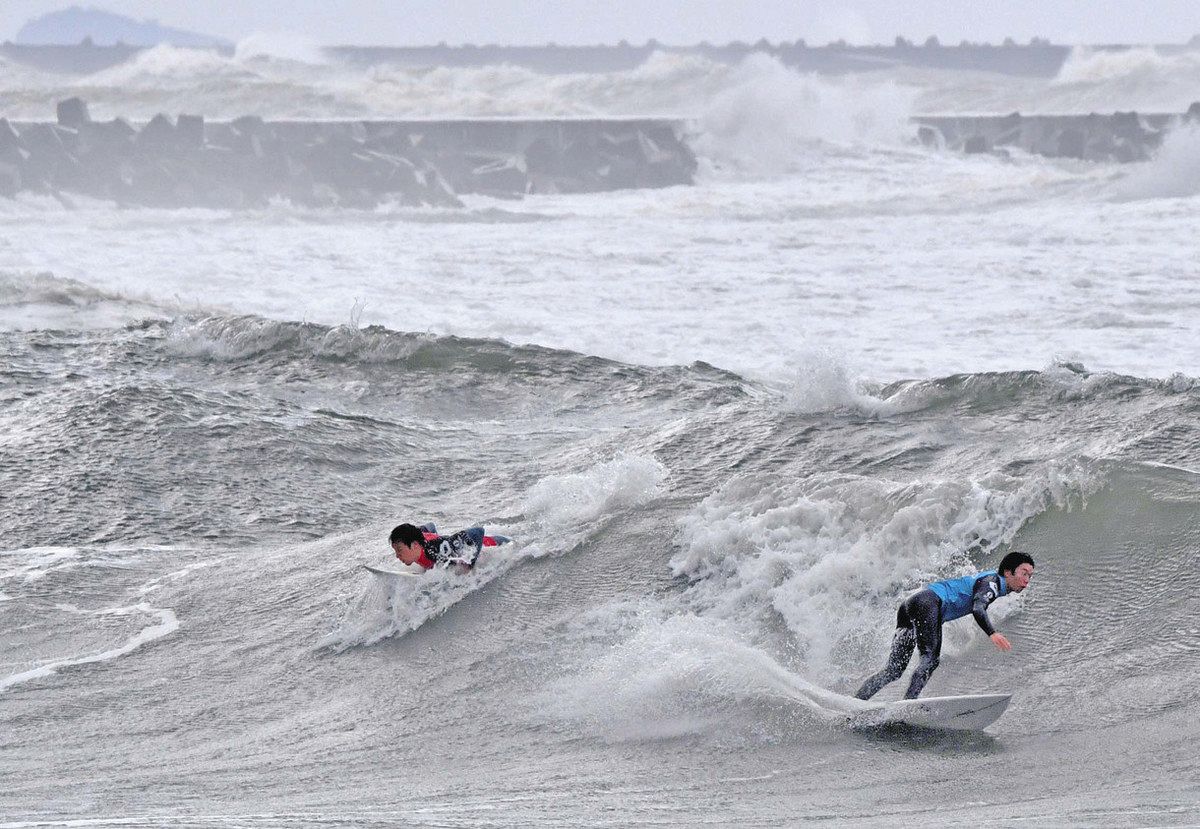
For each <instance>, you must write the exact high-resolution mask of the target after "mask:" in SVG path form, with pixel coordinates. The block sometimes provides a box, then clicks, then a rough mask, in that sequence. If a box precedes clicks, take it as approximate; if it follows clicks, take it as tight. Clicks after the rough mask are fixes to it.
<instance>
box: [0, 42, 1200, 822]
mask: <svg viewBox="0 0 1200 829" xmlns="http://www.w3.org/2000/svg"><path fill="white" fill-rule="evenodd" d="M1193 58H1194V56H1192V55H1190V54H1188V53H1182V54H1176V55H1170V56H1164V55H1159V54H1158V53H1155V52H1152V51H1148V50H1141V51H1133V52H1129V53H1125V54H1123V55H1120V56H1113V55H1109V54H1097V53H1090V52H1087V51H1083V50H1080V51H1078V52H1077V53H1076V54H1074V55H1073V56H1072V57H1071V58H1070V60H1069V61H1068V63H1067V64H1066V65H1065V66H1064V67H1063V69H1062V71H1061V72H1060V74H1059V76H1058V77H1056V78H1054V79H1052V80H1045V79H1042V80H1038V79H1033V80H1030V79H1013V78H1005V77H1000V76H983V75H981V74H979V73H968V72H950V71H936V72H934V71H919V70H914V69H905V68H885V69H881V70H880V71H879V72H872V73H863V74H859V75H850V76H845V77H820V76H813V75H805V74H801V73H797V72H795V71H794V70H791V69H789V68H787V67H785V66H783V65H782V64H781V63H779V62H778V61H775V60H773V59H771V58H766V57H761V56H759V57H753V58H751V59H748V60H746V61H745V62H743V63H740V64H736V65H724V64H719V63H715V62H711V61H707V60H704V59H702V58H698V57H695V56H679V55H670V54H658V55H655V56H653V57H652V58H651V59H650V60H649V61H647V62H646V63H645V64H643V65H642V66H640V67H638V68H637V69H634V70H630V71H626V72H615V73H607V74H575V75H557V76H549V75H539V74H537V73H534V72H531V71H529V70H525V69H521V68H519V67H512V66H492V67H482V68H475V69H453V68H447V67H434V68H424V69H416V68H406V67H397V66H378V67H374V68H371V69H362V68H355V67H351V66H348V65H341V64H339V63H338V62H337V61H336V60H332V59H330V58H329V57H328V56H326V55H323V54H319V53H317V52H316V51H315V50H314V49H313V48H312V46H311V45H310V44H307V43H304V42H300V41H289V40H280V39H277V38H271V37H257V38H251V39H249V40H247V41H245V42H243V43H242V44H239V47H238V49H237V51H236V53H235V54H234V55H233V56H230V57H222V56H219V55H212V54H206V53H192V52H186V51H183V50H174V49H170V48H165V47H159V48H156V49H152V50H148V51H146V52H143V53H141V54H140V55H139V56H137V57H136V58H135V59H133V60H132V61H131V62H129V63H127V64H124V65H121V66H117V67H114V68H112V69H108V70H105V71H103V72H100V73H97V74H95V75H92V76H87V77H82V78H67V77H63V76H51V75H49V74H45V73H39V72H37V71H34V70H30V69H25V68H21V67H16V66H14V65H5V66H0V91H2V92H3V94H4V101H5V106H6V107H7V108H8V109H7V110H6V112H5V114H6V115H7V116H8V117H10V118H43V119H44V118H48V117H50V113H51V111H52V107H53V103H54V102H55V101H56V100H58V99H59V98H62V97H66V96H67V95H72V94H78V95H81V96H82V97H85V98H86V99H87V100H88V101H89V105H90V107H91V109H92V114H93V116H94V117H97V118H101V117H112V116H116V115H123V116H127V117H131V118H146V117H149V116H150V115H153V114H154V113H155V112H158V111H159V110H167V111H171V112H175V111H192V112H202V113H203V114H204V115H206V116H207V117H209V118H213V119H217V118H226V117H236V116H239V115H243V114H247V113H256V114H260V115H262V116H264V117H267V118H342V117H354V118H365V117H372V118H400V117H404V118H409V117H480V116H492V115H497V116H499V115H504V116H514V115H515V116H588V117H597V116H604V117H609V116H613V117H616V116H649V115H671V116H678V117H683V118H686V119H687V130H688V133H689V134H688V141H689V144H690V145H691V146H692V147H693V148H694V149H695V150H696V152H697V154H698V155H699V156H700V163H701V171H700V174H699V177H698V181H697V183H696V185H695V186H694V187H677V188H670V189H666V190H658V191H625V192H619V193H610V194H586V195H570V196H567V195H536V196H530V197H527V198H525V199H524V200H521V201H501V200H495V199H489V198H486V197H482V196H473V197H468V198H467V199H465V203H466V206H465V207H464V208H462V209H453V210H449V209H445V210H444V209H414V208H406V207H402V206H399V205H384V206H382V207H380V208H379V209H376V210H351V209H310V208H299V207H296V206H294V205H291V204H289V203H287V202H285V201H279V202H276V203H273V204H271V205H270V206H269V207H267V208H265V209H261V210H252V211H217V210H174V211H168V210H151V209H134V210H130V209H117V208H115V207H113V206H112V205H110V204H107V203H100V202H92V201H88V200H85V199H72V200H70V203H64V202H63V201H60V200H57V199H54V198H52V197H50V196H44V195H36V194H29V193H23V194H21V195H20V196H19V197H18V198H16V199H3V200H0V459H2V463H0V492H3V493H4V498H3V501H2V502H0V503H2V506H0V527H2V530H3V534H2V537H3V539H4V540H3V544H2V545H0V546H2V547H3V549H0V620H2V621H3V625H4V630H5V636H4V637H3V641H2V643H0V719H2V720H3V724H4V729H3V731H4V738H3V740H0V743H2V745H0V770H2V771H3V774H4V777H5V779H6V781H9V782H7V783H6V786H5V789H4V792H3V793H2V794H0V825H3V826H16V825H28V823H29V821H34V820H43V821H47V822H49V825H61V824H62V821H65V820H69V819H84V820H89V821H95V822H96V823H97V824H98V825H115V824H118V823H120V824H122V825H179V826H184V825H211V824H212V823H214V822H222V821H223V822H227V823H230V824H232V825H250V824H253V825H280V826H316V825H327V824H328V823H329V822H331V821H333V822H339V821H340V822H344V823H348V824H353V825H380V826H383V825H404V824H412V825H432V824H437V825H447V826H459V825H480V824H481V823H487V822H489V821H490V822H492V823H495V824H496V825H509V824H515V823H521V824H524V825H533V826H552V825H563V824H564V823H567V824H580V825H638V824H639V822H640V823H644V824H650V823H654V824H669V825H696V824H698V823H701V822H705V821H708V822H715V823H718V824H721V825H735V824H736V825H761V826H768V825H772V826H773V825H789V824H793V823H796V822H802V821H804V820H807V819H814V820H815V819H818V818H819V819H822V820H827V821H832V822H834V823H836V824H839V825H844V824H859V823H861V824H873V823H878V824H881V825H882V824H888V823H894V822H898V821H908V820H911V819H912V817H913V815H914V814H916V815H920V816H921V819H922V820H927V821H928V822H930V823H932V824H935V825H937V824H946V825H952V824H955V823H958V822H962V820H963V819H965V818H964V817H963V816H964V815H971V816H972V817H971V818H970V819H971V820H974V819H975V817H977V816H979V815H983V818H980V820H982V821H983V822H984V823H987V822H989V821H990V822H991V823H993V824H995V825H1011V824H1015V823H1017V822H1027V821H1031V820H1032V821H1038V822H1041V823H1046V824H1047V825H1054V824H1073V825H1147V824H1151V825H1160V824H1161V825H1169V824H1174V823H1186V822H1187V821H1188V820H1189V819H1190V815H1192V814H1194V813H1195V811H1196V809H1197V808H1200V806H1198V804H1200V789H1197V787H1196V785H1195V782H1194V781H1195V780H1196V779H1198V775H1197V772H1198V771H1200V769H1198V768H1197V761H1196V754H1195V751H1194V748H1193V745H1192V743H1193V742H1194V739H1195V737H1196V730H1195V722H1196V721H1197V711H1196V703H1195V701H1194V699H1193V697H1194V694H1192V693H1191V690H1190V689H1191V686H1192V685H1193V684H1194V683H1193V677H1194V675H1195V673H1196V670H1197V668H1198V667H1200V648H1197V646H1196V644H1195V643H1196V642H1197V641H1198V640H1197V633H1200V630H1197V627H1196V624H1195V622H1194V617H1195V599H1194V598H1193V597H1194V595H1195V593H1196V587H1197V578H1196V576H1195V571H1196V565H1197V564H1198V563H1200V562H1197V556H1198V552H1197V551H1198V550H1200V535H1198V533H1200V497H1198V496H1197V482H1198V479H1197V475H1200V426H1198V424H1200V385H1198V383H1197V380H1196V378H1197V377H1200V358H1198V356H1197V355H1200V333H1198V329H1197V327H1196V325H1195V318H1196V314H1197V311H1198V310H1200V288H1198V287H1197V286H1200V280H1197V276H1198V274H1197V271H1196V264H1195V263H1196V262H1197V261H1200V255H1198V254H1200V250H1198V249H1197V243H1196V234H1195V227H1196V219H1197V209H1198V205H1200V202H1198V201H1197V192H1198V190H1200V188H1198V187H1197V185H1196V182H1195V178H1196V177H1195V175H1194V174H1195V172H1196V169H1195V163H1194V162H1195V158H1196V152H1195V151H1196V149H1197V144H1196V135H1195V133H1194V131H1193V130H1187V129H1180V130H1178V131H1176V132H1174V133H1172V134H1170V135H1168V136H1167V138H1166V140H1165V142H1164V144H1163V146H1162V148H1161V150H1160V151H1159V153H1158V155H1157V156H1156V157H1155V158H1154V159H1153V160H1151V161H1149V162H1146V163H1145V164H1135V165H1125V166H1121V165H1116V164H1112V165H1109V164H1093V163H1085V162H1078V161H1069V160H1049V159H1044V158H1038V157H1028V156H1024V155H1021V154H1016V155H1014V156H1012V157H1010V158H1000V157H996V156H991V155H980V156H958V155H952V154H949V153H944V152H939V151H935V150H930V149H926V148H923V147H920V146H919V145H918V144H917V143H916V141H915V140H914V132H913V129H912V127H911V126H910V124H909V123H908V118H909V116H911V115H913V114H917V113H922V112H934V111H937V112H942V111H954V112H961V111H972V112H975V111H988V112H1007V111H1011V110H1012V109H1021V110H1022V111H1024V112H1037V111H1045V112H1061V111H1079V112H1086V111H1088V110H1090V109H1102V110H1104V111H1110V110H1112V109H1138V110H1143V111H1148V110H1154V109H1162V110H1170V111H1182V110H1184V109H1186V107H1187V104H1188V103H1189V102H1190V101H1189V100H1188V96H1192V97H1194V91H1188V90H1189V89H1191V88H1192V87H1190V86H1189V84H1190V83H1191V79H1193V73H1194V71H1195V63H1194V59H1193ZM401 521H417V522H424V521H436V522H437V523H438V525H439V527H440V528H442V529H444V530H452V529H458V528H461V527H465V526H471V525H476V524H482V525H484V526H486V527H487V528H488V530H489V531H490V532H498V533H502V534H504V535H508V536H511V537H512V538H513V539H514V542H513V544H512V545H509V546H506V547H503V548H499V550H498V551H495V550H493V551H489V552H486V553H485V554H484V558H483V559H481V563H480V565H479V567H477V568H476V570H475V571H473V572H472V573H470V574H469V575H465V576H458V575H455V574H453V573H449V572H441V571H437V572H431V573H430V574H427V575H425V576H424V577H422V578H420V579H400V578H394V579H390V580H389V579H387V578H383V577H377V576H372V575H370V574H368V573H367V572H366V571H365V570H363V569H362V568H361V567H360V565H361V564H364V563H369V564H376V565H387V566H391V567H398V566H399V565H398V563H397V562H396V561H395V559H393V558H390V555H391V553H390V550H389V549H388V547H387V545H386V543H385V539H386V537H387V533H388V531H389V530H390V529H391V527H392V526H394V525H395V524H397V523H400V522H401ZM1009 549H1024V550H1029V551H1030V552H1031V553H1032V554H1033V556H1034V557H1035V558H1036V560H1037V571H1036V578H1035V580H1034V583H1033V586H1032V587H1031V588H1030V590H1029V591H1027V592H1026V593H1024V594H1022V595H1021V596H1020V597H1019V598H1013V599H1008V598H1006V599H1004V600H1001V601H1000V602H998V603H997V604H996V605H995V606H994V610H993V620H994V621H996V623H997V626H998V627H999V628H1000V629H1002V630H1003V631H1004V632H1005V633H1006V635H1008V636H1009V637H1010V638H1011V639H1012V641H1013V644H1014V650H1013V651H1012V652H1011V653H1007V654H1001V653H999V652H998V651H996V650H995V649H993V648H992V647H991V646H990V645H989V644H988V643H987V642H986V640H984V638H983V637H982V636H981V634H980V633H979V631H978V630H977V629H976V628H975V627H974V626H973V623H972V622H971V621H970V619H967V620H965V621H960V622H955V623H952V624H950V625H949V626H948V627H947V631H946V643H945V646H944V650H943V660H942V665H941V667H940V668H939V669H938V672H937V673H936V674H935V676H934V679H933V681H932V683H931V685H930V688H929V691H928V693H929V694H930V695H941V694H956V693H979V692H989V691H996V692H1001V691H1002V692H1012V693H1013V694H1014V699H1013V703H1012V707H1011V708H1010V709H1009V712H1008V713H1007V714H1006V715H1005V717H1004V718H1002V719H1001V720H1000V721H999V722H998V723H996V725H994V726H992V727H991V728H989V729H988V731H987V732H986V733H984V734H977V735H966V736H961V737H954V736H946V735H937V734H930V733H925V732H913V731H905V730H895V729H884V730H882V731H880V730H868V731H863V730H860V729H856V728H854V727H853V725H852V715H853V714H854V713H855V712H856V711H857V710H858V703H857V702H856V701H854V700H851V699H849V698H848V697H847V696H846V695H847V694H849V693H852V692H853V691H854V689H855V688H856V687H857V685H858V683H859V682H860V681H861V680H862V678H863V677H865V676H866V675H867V674H869V673H871V672H873V671H875V670H877V669H878V667H879V665H880V663H881V660H882V659H883V656H884V654H885V653H886V649H887V644H888V640H889V637H890V635H891V630H892V624H893V621H894V618H895V608H896V605H897V603H898V602H899V601H900V600H901V599H902V598H903V597H904V596H905V595H907V594H908V593H909V592H910V591H912V590H913V589H915V588H917V587H919V586H921V585H923V584H925V583H927V582H928V581H930V580H933V579H937V578H946V577H951V576H955V575H959V574H963V573H968V572H974V571H975V570H977V569H983V568H989V567H992V566H994V564H995V562H996V560H997V559H998V557H999V556H1000V555H1001V554H1002V553H1003V552H1005V551H1006V550H1009ZM1131 574H1136V576H1135V577H1134V576H1131ZM902 685H903V683H902V682H899V683H896V685H894V686H891V687H889V689H888V690H886V691H885V692H884V693H883V697H885V698H895V697H896V696H898V695H899V694H900V693H902V690H903V689H902V687H901V686H902ZM47 746H54V747H55V748H54V749H53V750H52V751H50V750H48V749H47ZM1115 757H1120V758H1122V759H1121V761H1120V762H1119V763H1116V762H1114V760H1113V758H1115ZM414 769H415V770H416V771H414ZM998 779H1003V780H1005V781H1007V783H1008V785H1011V786H1012V787H1013V789H1014V790H1015V791H1019V792H1021V794H1022V796H1021V797H1010V796H1008V794H1007V793H1006V792H1005V791H1002V790H997V789H996V784H995V781H996V780H998ZM931 803H934V804H941V806H939V808H938V809H937V810H934V811H930V804H931ZM197 815H209V816H211V818H203V819H201V818H199V817H197ZM189 821H191V822H190V823H189Z"/></svg>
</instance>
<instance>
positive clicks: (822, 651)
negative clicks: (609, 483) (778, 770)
mask: <svg viewBox="0 0 1200 829" xmlns="http://www.w3.org/2000/svg"><path fill="white" fill-rule="evenodd" d="M1097 485H1098V484H1097V479H1096V476H1094V475H1093V474H1092V473H1090V472H1088V471H1087V470H1084V469H1080V468H1075V467H1069V468H1064V469H1058V468H1056V467H1053V466H1051V467H1047V468H1046V469H1045V470H1044V471H1043V473H1042V474H1039V475H1030V476H1028V477H1026V478H1024V479H1015V478H1010V477H1007V476H1004V475H1001V474H992V475H989V476H987V477H985V478H983V479H981V480H979V481H936V480H935V481H930V482H928V483H921V482H914V483H901V482H891V481H887V480H884V479H879V478H862V477H858V476H853V475H838V474H831V473H825V474H820V473H818V474H816V475H813V476H811V477H809V478H807V479H804V480H799V481H796V480H771V479H765V478H762V477H755V478H745V479H735V480H733V481H731V482H730V483H728V484H727V485H725V486H724V487H722V488H721V489H720V490H719V491H717V492H716V493H714V494H713V495H712V496H710V497H709V498H707V499H705V501H704V502H702V503H701V504H700V505H699V506H698V507H697V508H696V509H695V510H694V511H693V513H692V515H690V516H689V517H688V518H686V519H685V520H683V521H681V523H680V532H679V544H680V547H681V549H680V551H679V553H677V554H676V555H675V556H674V557H673V558H672V560H671V567H672V570H673V572H674V573H675V574H676V575H679V576H686V577H688V578H689V579H690V580H692V582H693V585H692V587H691V588H690V589H689V592H688V596H687V599H686V606H687V607H689V608H691V609H692V611H693V612H698V613H701V614H702V615H704V616H705V617H711V618H716V619H721V620H724V621H726V622H728V623H730V624H735V623H741V622H744V623H745V624H746V625H747V631H750V632H752V631H756V630H761V629H765V628H766V627H768V625H767V624H764V623H766V622H769V621H770V619H772V618H776V619H781V620H782V621H783V622H784V624H785V625H786V628H787V630H788V632H789V637H790V638H794V640H795V642H796V646H797V652H798V653H799V654H800V655H801V657H802V659H803V661H804V664H805V666H806V674H805V675H806V676H808V677H809V678H815V679H816V680H817V681H822V682H829V681H836V680H838V679H840V678H843V677H844V676H845V674H846V671H847V670H848V669H851V670H852V669H854V667H855V664H854V663H855V660H856V659H857V658H858V655H857V653H856V651H855V649H856V648H858V647H861V646H862V645H863V644H865V643H868V642H870V643H874V644H878V643H876V642H875V640H876V639H878V638H879V637H880V636H886V635H887V634H889V633H890V625H889V623H888V621H887V620H888V616H889V614H891V613H894V611H895V604H896V602H897V601H898V600H899V599H900V598H901V597H902V596H903V595H904V594H905V593H907V592H909V591H911V590H914V589H916V588H917V587H919V586H921V585H922V584H925V583H928V582H929V581H932V580H935V579H937V578H946V577H950V576H954V575H959V574H962V573H966V572H971V571H973V565H972V564H971V562H970V561H969V560H968V559H967V557H966V555H965V553H964V551H965V550H968V549H971V548H973V547H977V546H978V545H979V544H980V543H983V544H984V545H985V546H986V548H989V549H990V548H995V547H997V546H999V545H1002V544H1006V543H1008V542H1010V541H1011V540H1012V538H1013V537H1014V535H1015V534H1016V532H1017V531H1018V530H1019V529H1020V528H1021V526H1023V525H1024V523H1025V522H1026V521H1027V520H1029V519H1030V518H1031V517H1033V516H1035V515H1038V514H1040V513H1042V512H1044V511H1046V510H1047V509H1050V508H1052V507H1056V506H1057V507H1068V508H1069V507H1070V506H1071V505H1072V504H1075V503H1080V502H1081V501H1082V499H1083V498H1085V497H1086V495H1087V493H1088V492H1090V491H1091V490H1092V489H1093V488H1094V487H1095V486H1097ZM881 632H882V633H881ZM748 635H749V634H748Z"/></svg>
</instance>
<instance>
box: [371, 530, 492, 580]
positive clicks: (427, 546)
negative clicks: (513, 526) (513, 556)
mask: <svg viewBox="0 0 1200 829" xmlns="http://www.w3.org/2000/svg"><path fill="white" fill-rule="evenodd" d="M388 541H389V542H391V545H392V550H393V551H394V552H395V553H396V558H398V559H400V561H402V562H404V563H405V564H408V565H413V564H415V565H417V566H419V567H423V568H424V569H426V570H431V569H433V568H434V567H453V568H454V569H455V570H456V571H457V572H459V573H465V572H467V571H469V570H470V569H471V568H472V567H474V566H475V561H476V559H478V558H479V553H480V552H482V550H483V548H484V547H494V546H497V545H499V544H503V543H505V542H507V541H508V539H507V538H505V537H504V536H502V535H496V536H489V535H485V534H484V531H483V527H471V528H470V529H466V530H459V531H458V532H456V533H453V534H451V535H444V536H443V535H438V531H437V527H435V526H434V525H433V524H422V525H421V526H420V527H418V526H415V525H413V524H401V525H400V526H398V527H396V528H395V529H394V530H392V534H391V536H390V537H389V538H388Z"/></svg>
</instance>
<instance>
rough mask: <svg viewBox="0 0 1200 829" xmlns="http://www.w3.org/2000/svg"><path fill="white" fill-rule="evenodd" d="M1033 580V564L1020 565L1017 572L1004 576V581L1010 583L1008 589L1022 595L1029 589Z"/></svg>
mask: <svg viewBox="0 0 1200 829" xmlns="http://www.w3.org/2000/svg"><path fill="white" fill-rule="evenodd" d="M1031 578H1033V565H1032V564H1018V565H1017V569H1016V570H1013V571H1012V572H1010V573H1007V574H1005V576H1004V580H1005V581H1006V582H1008V589H1009V591H1010V592H1012V593H1020V592H1021V591H1022V590H1024V589H1025V588H1026V587H1028V586H1029V580H1030V579H1031Z"/></svg>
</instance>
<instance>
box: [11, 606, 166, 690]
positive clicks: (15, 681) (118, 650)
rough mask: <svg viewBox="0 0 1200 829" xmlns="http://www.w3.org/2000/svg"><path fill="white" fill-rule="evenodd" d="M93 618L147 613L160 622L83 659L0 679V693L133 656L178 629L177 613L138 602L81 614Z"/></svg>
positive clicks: (76, 658) (64, 661)
mask: <svg viewBox="0 0 1200 829" xmlns="http://www.w3.org/2000/svg"><path fill="white" fill-rule="evenodd" d="M81 612H83V613H85V614H87V615H92V616H131V615H133V614H138V613H140V614H144V615H147V616H155V617H157V619H158V623H157V624H154V625H150V626H149V627H145V628H142V630H140V631H138V633H137V634H135V635H134V636H133V637H131V638H130V639H128V640H126V641H125V642H124V643H122V644H120V645H118V646H117V647H115V648H111V649H109V650H106V651H101V652H100V653H92V654H84V655H80V656H72V657H68V658H66V659H58V660H55V661H53V662H47V663H45V664H43V665H39V666H38V667H36V668H31V669H30V670H27V671H22V672H20V673H16V674H11V675H10V676H7V677H4V678H2V679H0V692H3V691H6V690H8V689H9V688H11V687H12V686H14V685H19V684H21V683H23V682H29V681H30V680H34V679H43V678H45V677H48V676H53V675H54V674H56V673H58V672H59V671H61V670H63V669H65V668H72V667H76V666H79V665H92V664H96V663H100V662H111V661H112V660H114V659H118V658H120V657H122V656H125V655H126V654H128V653H132V652H133V651H135V650H137V649H138V648H140V647H142V646H143V645H145V644H147V643H149V642H153V641H154V640H156V639H161V638H162V637H164V636H168V635H170V634H172V633H174V632H175V631H176V630H178V629H179V620H178V619H177V618H176V616H175V613H174V612H173V611H171V610H165V609H159V608H154V607H151V606H150V605H148V604H144V603H139V604H136V605H132V606H130V607H114V608H107V609H104V610H93V611H81Z"/></svg>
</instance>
